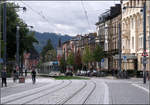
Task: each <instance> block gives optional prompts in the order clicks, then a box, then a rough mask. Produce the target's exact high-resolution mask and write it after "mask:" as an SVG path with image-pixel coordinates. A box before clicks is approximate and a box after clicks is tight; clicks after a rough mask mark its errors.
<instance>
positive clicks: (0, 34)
mask: <svg viewBox="0 0 150 105" xmlns="http://www.w3.org/2000/svg"><path fill="white" fill-rule="evenodd" d="M1 36H2V32H1V1H0V59H1V51H2V48H1V41H2V40H1V38H2V37H1ZM0 66H1V64H0ZM0 68H1V67H0Z"/></svg>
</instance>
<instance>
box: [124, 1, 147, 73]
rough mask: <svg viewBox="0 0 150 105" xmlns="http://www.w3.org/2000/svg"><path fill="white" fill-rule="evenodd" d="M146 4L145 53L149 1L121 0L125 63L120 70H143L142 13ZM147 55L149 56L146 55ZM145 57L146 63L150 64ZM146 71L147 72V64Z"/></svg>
mask: <svg viewBox="0 0 150 105" xmlns="http://www.w3.org/2000/svg"><path fill="white" fill-rule="evenodd" d="M144 2H146V8H147V9H146V39H147V41H146V52H147V53H148V52H149V49H150V45H149V36H150V35H149V27H150V25H149V24H150V19H149V16H150V1H149V0H123V1H122V54H123V55H125V56H127V62H123V64H122V68H123V69H127V70H129V69H130V70H140V71H142V70H143V62H142V58H143V57H142V53H143V12H142V11H141V10H142V8H126V9H123V8H124V7H143V3H144ZM148 55H149V54H148ZM148 58H149V56H148V57H147V63H150V62H149V60H148ZM146 70H147V71H148V70H149V65H148V64H147V67H146Z"/></svg>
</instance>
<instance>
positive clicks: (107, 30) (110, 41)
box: [96, 4, 121, 70]
mask: <svg viewBox="0 0 150 105" xmlns="http://www.w3.org/2000/svg"><path fill="white" fill-rule="evenodd" d="M118 24H121V4H116V5H115V6H113V7H111V8H110V10H108V11H106V12H104V13H103V14H101V15H100V17H99V21H98V22H97V23H96V26H97V34H98V37H99V39H100V42H99V44H100V45H101V46H102V47H103V49H104V51H105V54H106V55H107V56H106V57H105V58H104V60H103V62H101V67H102V69H106V70H113V69H117V67H118V66H117V64H118V63H117V62H118V59H115V58H113V56H115V55H117V54H118Z"/></svg>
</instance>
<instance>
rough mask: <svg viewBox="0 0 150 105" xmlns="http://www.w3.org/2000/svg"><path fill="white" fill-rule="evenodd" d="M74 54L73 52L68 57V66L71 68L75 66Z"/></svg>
mask: <svg viewBox="0 0 150 105" xmlns="http://www.w3.org/2000/svg"><path fill="white" fill-rule="evenodd" d="M74 63H75V62H74V54H73V53H72V52H70V53H69V55H68V57H67V64H68V65H69V66H74Z"/></svg>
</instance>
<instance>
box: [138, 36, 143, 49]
mask: <svg viewBox="0 0 150 105" xmlns="http://www.w3.org/2000/svg"><path fill="white" fill-rule="evenodd" d="M138 45H139V48H143V36H140V37H139V44H138Z"/></svg>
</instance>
